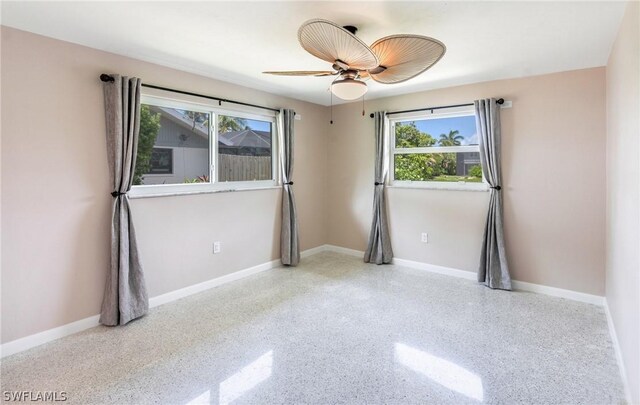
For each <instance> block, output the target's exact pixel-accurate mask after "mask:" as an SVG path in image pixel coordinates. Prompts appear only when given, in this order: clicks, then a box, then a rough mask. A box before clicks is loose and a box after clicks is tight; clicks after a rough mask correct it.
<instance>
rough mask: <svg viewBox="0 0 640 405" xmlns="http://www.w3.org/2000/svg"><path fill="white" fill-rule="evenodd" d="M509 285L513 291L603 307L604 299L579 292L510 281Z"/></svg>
mask: <svg viewBox="0 0 640 405" xmlns="http://www.w3.org/2000/svg"><path fill="white" fill-rule="evenodd" d="M511 285H512V286H513V289H514V290H520V291H529V292H534V293H538V294H544V295H551V296H552V297H560V298H566V299H568V300H572V301H579V302H586V303H587V304H593V305H598V306H603V305H604V297H603V296H600V295H593V294H587V293H582V292H579V291H573V290H565V289H563V288H556V287H549V286H546V285H541V284H533V283H527V282H525V281H517V280H512V281H511Z"/></svg>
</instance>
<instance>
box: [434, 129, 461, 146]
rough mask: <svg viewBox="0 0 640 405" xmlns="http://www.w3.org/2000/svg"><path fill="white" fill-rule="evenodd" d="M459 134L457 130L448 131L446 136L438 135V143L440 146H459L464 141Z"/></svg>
mask: <svg viewBox="0 0 640 405" xmlns="http://www.w3.org/2000/svg"><path fill="white" fill-rule="evenodd" d="M459 134H460V132H459V131H458V130H457V129H456V130H451V131H449V133H448V134H440V139H439V140H438V143H439V144H440V146H459V145H460V142H461V141H462V140H463V139H464V136H462V135H459Z"/></svg>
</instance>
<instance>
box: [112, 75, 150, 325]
mask: <svg viewBox="0 0 640 405" xmlns="http://www.w3.org/2000/svg"><path fill="white" fill-rule="evenodd" d="M140 85H141V81H140V79H137V78H131V79H130V78H128V77H121V76H118V75H113V81H111V82H105V83H104V85H103V86H104V101H105V116H106V127H107V159H108V162H109V172H110V173H111V185H112V187H113V189H112V190H113V192H112V193H111V196H112V197H113V205H112V210H111V267H110V268H109V274H108V276H107V283H106V286H105V290H104V298H103V300H102V311H101V314H100V323H102V324H103V325H118V324H119V325H124V324H126V323H127V322H129V321H131V320H133V319H136V318H138V317H141V316H143V315H144V314H146V313H147V311H148V310H149V300H148V297H147V289H146V286H145V282H144V275H143V273H142V265H141V264H140V256H139V255H138V245H137V243H136V234H135V231H134V229H133V222H132V218H131V209H130V207H129V198H128V197H127V192H128V191H129V190H130V189H131V183H132V182H133V174H134V168H135V166H136V151H137V148H138V131H139V129H140Z"/></svg>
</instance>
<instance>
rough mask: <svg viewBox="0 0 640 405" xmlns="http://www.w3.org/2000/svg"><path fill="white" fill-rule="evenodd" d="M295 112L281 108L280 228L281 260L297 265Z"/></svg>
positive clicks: (279, 118)
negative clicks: (294, 158) (294, 181)
mask: <svg viewBox="0 0 640 405" xmlns="http://www.w3.org/2000/svg"><path fill="white" fill-rule="evenodd" d="M294 119H295V112H294V111H293V110H280V116H279V117H278V122H279V124H280V125H279V126H280V130H279V131H278V132H279V133H280V164H281V167H282V226H281V228H280V260H281V261H282V264H285V265H288V266H296V265H297V264H298V263H299V262H300V246H299V243H298V219H297V215H296V201H295V199H294V198H293V187H292V186H293V181H292V176H293V124H294Z"/></svg>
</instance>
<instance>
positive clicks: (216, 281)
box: [149, 259, 280, 308]
mask: <svg viewBox="0 0 640 405" xmlns="http://www.w3.org/2000/svg"><path fill="white" fill-rule="evenodd" d="M278 266H280V259H278V260H272V261H270V262H266V263H262V264H259V265H257V266H253V267H249V268H248V269H244V270H238V271H235V272H233V273H229V274H225V275H224V276H221V277H216V278H213V279H211V280H207V281H204V282H202V283H198V284H194V285H190V286H189V287H185V288H181V289H179V290H175V291H171V292H168V293H166V294H162V295H158V296H157V297H153V298H150V299H149V308H154V307H157V306H159V305H162V304H166V303H168V302H172V301H176V300H179V299H180V298H184V297H188V296H190V295H193V294H197V293H199V292H202V291H206V290H208V289H210V288H214V287H218V286H220V285H223V284H227V283H230V282H232V281H236V280H240V279H242V278H245V277H249V276H251V275H254V274H256V273H260V272H263V271H266V270H270V269H273V268H274V267H278Z"/></svg>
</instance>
